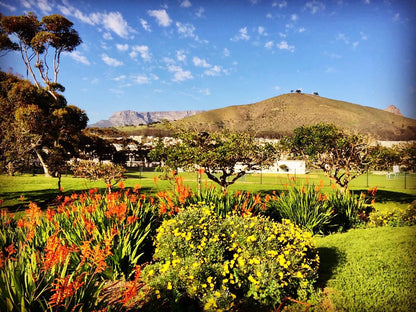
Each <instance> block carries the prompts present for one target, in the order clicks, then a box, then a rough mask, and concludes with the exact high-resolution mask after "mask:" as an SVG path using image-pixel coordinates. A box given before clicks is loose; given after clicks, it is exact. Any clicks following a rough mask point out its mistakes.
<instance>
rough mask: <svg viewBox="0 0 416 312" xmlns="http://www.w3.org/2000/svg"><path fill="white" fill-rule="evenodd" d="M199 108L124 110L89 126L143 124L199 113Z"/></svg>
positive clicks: (104, 126)
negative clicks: (150, 110)
mask: <svg viewBox="0 0 416 312" xmlns="http://www.w3.org/2000/svg"><path fill="white" fill-rule="evenodd" d="M201 112H203V111H201V110H188V111H154V112H136V111H132V110H124V111H118V112H115V113H113V115H112V116H111V117H110V118H109V119H108V120H100V121H98V122H96V123H94V124H91V125H89V127H99V128H106V127H116V126H126V125H135V126H138V125H145V124H150V123H154V122H160V121H162V120H167V121H174V120H178V119H182V118H185V117H189V116H192V115H194V114H198V113H201Z"/></svg>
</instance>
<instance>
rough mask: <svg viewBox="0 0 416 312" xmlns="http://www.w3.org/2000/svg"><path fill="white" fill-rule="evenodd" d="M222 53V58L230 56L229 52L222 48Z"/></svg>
mask: <svg viewBox="0 0 416 312" xmlns="http://www.w3.org/2000/svg"><path fill="white" fill-rule="evenodd" d="M222 53H223V54H224V56H230V55H231V52H230V50H228V49H227V48H224V50H223V51H222Z"/></svg>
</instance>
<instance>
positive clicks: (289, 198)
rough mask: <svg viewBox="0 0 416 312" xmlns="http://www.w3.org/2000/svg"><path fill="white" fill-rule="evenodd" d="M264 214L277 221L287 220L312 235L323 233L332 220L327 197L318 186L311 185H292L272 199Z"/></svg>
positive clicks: (331, 211) (331, 210)
mask: <svg viewBox="0 0 416 312" xmlns="http://www.w3.org/2000/svg"><path fill="white" fill-rule="evenodd" d="M266 214H267V215H269V216H271V217H272V218H273V219H275V220H277V221H281V220H283V219H289V220H290V221H292V222H293V223H295V224H296V225H298V226H300V227H302V228H303V229H306V230H308V231H310V232H312V233H322V232H325V231H326V230H327V228H328V227H330V226H331V225H332V223H331V222H332V219H333V218H334V211H333V208H332V207H331V205H329V203H328V196H327V195H326V194H323V193H321V191H320V187H319V186H314V185H312V184H306V185H302V186H299V185H292V186H291V187H289V189H288V191H287V192H285V193H283V192H282V193H281V194H280V196H279V197H272V200H270V201H269V202H268V204H267V211H266Z"/></svg>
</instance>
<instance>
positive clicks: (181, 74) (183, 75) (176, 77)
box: [168, 65, 194, 82]
mask: <svg viewBox="0 0 416 312" xmlns="http://www.w3.org/2000/svg"><path fill="white" fill-rule="evenodd" d="M168 71H169V72H171V73H174V74H173V79H172V80H173V81H177V82H179V81H185V80H188V79H193V78H194V77H193V76H192V73H191V72H190V71H189V70H183V69H182V67H180V66H176V65H168Z"/></svg>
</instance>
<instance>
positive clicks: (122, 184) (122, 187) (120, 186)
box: [118, 181, 124, 189]
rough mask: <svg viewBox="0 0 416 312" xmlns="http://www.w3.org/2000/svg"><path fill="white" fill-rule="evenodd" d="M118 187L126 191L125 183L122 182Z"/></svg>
mask: <svg viewBox="0 0 416 312" xmlns="http://www.w3.org/2000/svg"><path fill="white" fill-rule="evenodd" d="M118 187H119V188H120V189H124V181H120V183H119V184H118Z"/></svg>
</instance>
